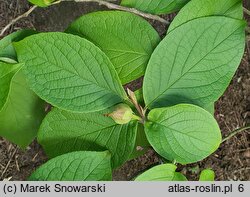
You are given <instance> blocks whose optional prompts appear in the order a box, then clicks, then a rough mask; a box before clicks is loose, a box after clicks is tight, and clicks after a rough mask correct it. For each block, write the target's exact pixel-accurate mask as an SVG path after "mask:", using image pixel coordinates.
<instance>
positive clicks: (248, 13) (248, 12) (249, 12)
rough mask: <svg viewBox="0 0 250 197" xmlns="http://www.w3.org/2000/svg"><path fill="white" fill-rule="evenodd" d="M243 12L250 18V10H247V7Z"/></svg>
mask: <svg viewBox="0 0 250 197" xmlns="http://www.w3.org/2000/svg"><path fill="white" fill-rule="evenodd" d="M243 11H244V12H245V13H246V14H247V15H249V16H250V11H249V10H248V9H246V8H245V7H243Z"/></svg>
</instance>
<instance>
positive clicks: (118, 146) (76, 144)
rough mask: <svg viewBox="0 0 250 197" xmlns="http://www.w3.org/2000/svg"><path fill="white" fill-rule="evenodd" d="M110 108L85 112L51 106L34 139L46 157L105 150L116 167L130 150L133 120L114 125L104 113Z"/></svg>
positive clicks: (133, 134)
mask: <svg viewBox="0 0 250 197" xmlns="http://www.w3.org/2000/svg"><path fill="white" fill-rule="evenodd" d="M110 111H111V110H110ZM110 111H107V110H106V111H105V112H95V113H88V114H85V113H70V112H66V111H62V110H59V109H53V110H52V111H51V112H50V113H49V114H48V115H47V116H46V118H45V119H44V121H43V123H42V125H41V127H40V130H39V133H38V142H39V143H40V144H41V145H42V146H43V148H44V149H45V152H46V153H47V154H48V156H49V157H55V156H58V155H61V154H64V153H68V152H72V151H79V150H95V151H101V150H109V151H110V153H111V155H112V167H113V168H116V167H118V166H119V165H121V164H123V163H124V162H125V161H126V160H127V159H128V158H129V156H130V155H131V153H132V151H133V148H134V145H135V140H136V131H137V123H136V122H130V123H129V124H124V125H118V124H116V123H115V122H114V121H113V120H112V119H111V118H110V117H106V116H105V115H104V114H107V113H108V112H110Z"/></svg>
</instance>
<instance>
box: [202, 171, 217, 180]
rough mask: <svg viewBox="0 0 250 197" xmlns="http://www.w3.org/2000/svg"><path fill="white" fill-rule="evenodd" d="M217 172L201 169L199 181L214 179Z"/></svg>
mask: <svg viewBox="0 0 250 197" xmlns="http://www.w3.org/2000/svg"><path fill="white" fill-rule="evenodd" d="M214 179H215V173H214V171H213V170H211V169H205V170H202V171H201V174H200V178H199V181H214Z"/></svg>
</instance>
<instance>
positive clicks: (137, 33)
mask: <svg viewBox="0 0 250 197" xmlns="http://www.w3.org/2000/svg"><path fill="white" fill-rule="evenodd" d="M67 32H69V33H73V34H77V35H79V36H82V37H84V38H86V39H88V40H90V41H91V42H93V43H95V44H96V45H97V46H99V47H100V48H101V49H102V50H103V51H104V52H105V54H106V55H107V56H108V57H109V58H110V60H111V62H112V63H113V65H114V67H115V69H116V71H117V73H118V75H119V77H120V79H121V81H122V84H126V83H128V82H131V81H133V80H135V79H137V78H139V77H141V76H143V75H144V73H145V70H146V66H147V63H148V60H149V58H150V56H151V54H152V52H153V50H154V48H155V47H156V46H157V44H158V43H159V42H160V37H159V35H158V33H157V32H156V30H155V29H154V28H153V27H152V26H151V25H150V24H149V23H148V22H147V21H146V20H144V19H143V18H141V17H139V16H136V15H134V14H131V13H128V12H121V11H102V12H94V13H90V14H87V15H84V16H82V17H81V18H79V19H78V20H76V21H75V22H73V23H72V24H71V25H70V27H69V28H68V29H67Z"/></svg>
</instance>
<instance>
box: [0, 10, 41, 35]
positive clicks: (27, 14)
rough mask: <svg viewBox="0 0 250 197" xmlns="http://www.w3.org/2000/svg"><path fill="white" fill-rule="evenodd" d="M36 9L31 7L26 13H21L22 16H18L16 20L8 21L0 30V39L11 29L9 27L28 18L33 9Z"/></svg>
mask: <svg viewBox="0 0 250 197" xmlns="http://www.w3.org/2000/svg"><path fill="white" fill-rule="evenodd" d="M36 8H37V6H36V5H34V6H32V7H31V8H30V9H29V10H28V11H26V12H25V13H23V14H22V15H20V16H18V17H17V18H14V19H13V20H12V21H10V22H9V23H8V24H7V25H6V26H5V27H4V28H3V29H2V30H1V33H0V37H2V36H3V35H4V33H5V32H6V31H7V30H8V29H9V28H10V27H11V25H13V24H15V23H16V22H17V21H19V20H21V19H23V18H26V17H28V16H29V15H30V14H31V13H32V12H33V11H34V10H35V9H36Z"/></svg>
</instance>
